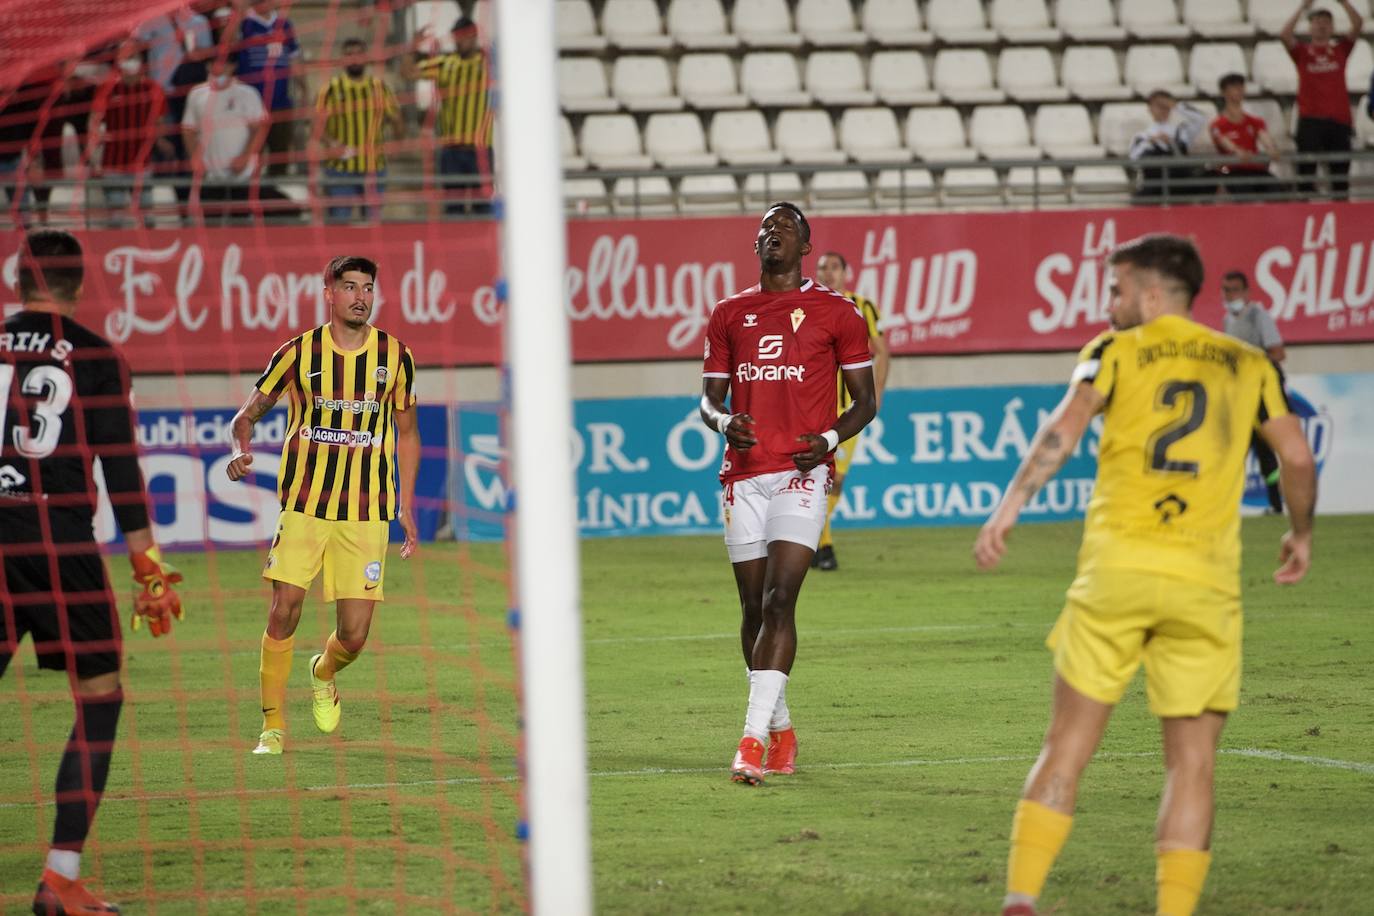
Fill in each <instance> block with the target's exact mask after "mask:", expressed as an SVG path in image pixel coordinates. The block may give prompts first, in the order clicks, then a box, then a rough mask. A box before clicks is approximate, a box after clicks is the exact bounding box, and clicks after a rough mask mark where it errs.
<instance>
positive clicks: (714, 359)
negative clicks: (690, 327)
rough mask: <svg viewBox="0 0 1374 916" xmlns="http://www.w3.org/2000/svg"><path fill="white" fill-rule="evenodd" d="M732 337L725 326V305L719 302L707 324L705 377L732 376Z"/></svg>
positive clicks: (704, 357)
mask: <svg viewBox="0 0 1374 916" xmlns="http://www.w3.org/2000/svg"><path fill="white" fill-rule="evenodd" d="M730 368H731V366H730V338H729V335H728V334H727V333H726V327H725V305H724V303H718V304H717V305H716V307H715V310H714V311H712V312H711V320H710V321H709V322H707V324H706V353H705V356H703V358H702V367H701V374H702V376H703V377H705V378H729V377H730Z"/></svg>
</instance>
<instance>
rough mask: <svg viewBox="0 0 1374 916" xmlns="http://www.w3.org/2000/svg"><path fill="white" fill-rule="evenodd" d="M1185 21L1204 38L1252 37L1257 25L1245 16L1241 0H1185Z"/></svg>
mask: <svg viewBox="0 0 1374 916" xmlns="http://www.w3.org/2000/svg"><path fill="white" fill-rule="evenodd" d="M1183 22H1184V24H1186V25H1187V26H1188V27H1189V28H1191V29H1192V30H1193V31H1194V32H1197V33H1198V34H1199V35H1201V36H1202V37H1203V38H1210V39H1213V40H1216V39H1226V38H1250V37H1252V36H1253V35H1254V34H1255V26H1254V24H1253V23H1251V22H1249V21H1247V20H1246V18H1245V11H1244V10H1242V9H1241V8H1240V0H1183Z"/></svg>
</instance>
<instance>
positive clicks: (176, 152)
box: [162, 34, 219, 218]
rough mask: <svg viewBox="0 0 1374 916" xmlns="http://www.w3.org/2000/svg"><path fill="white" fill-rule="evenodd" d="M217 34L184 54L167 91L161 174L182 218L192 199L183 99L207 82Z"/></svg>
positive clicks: (217, 41)
mask: <svg viewBox="0 0 1374 916" xmlns="http://www.w3.org/2000/svg"><path fill="white" fill-rule="evenodd" d="M218 44H219V35H218V34H216V35H215V42H214V43H213V44H211V45H210V46H209V47H206V48H193V49H191V50H190V51H187V52H186V56H185V57H183V58H182V60H181V63H179V64H177V68H176V69H175V70H173V71H172V79H171V88H169V89H168V90H167V120H168V122H169V123H170V126H171V131H170V136H169V137H168V139H169V140H170V141H171V143H172V155H171V157H170V158H169V159H168V161H167V162H166V164H165V165H164V167H163V171H162V174H163V175H164V176H165V177H167V178H169V179H171V180H172V182H173V185H172V190H173V191H175V192H176V196H177V203H178V204H179V205H180V209H181V215H182V217H183V218H185V216H186V204H187V202H188V201H189V200H190V198H191V162H190V157H189V156H188V155H187V154H186V143H185V141H184V140H183V138H182V134H181V121H182V118H184V117H185V116H186V98H187V96H188V95H189V94H190V92H191V90H193V89H195V88H196V87H197V86H201V85H204V84H205V83H206V82H207V81H208V80H209V79H210V61H212V60H213V59H214V57H215V54H216V53H217V48H216V46H217V45H218Z"/></svg>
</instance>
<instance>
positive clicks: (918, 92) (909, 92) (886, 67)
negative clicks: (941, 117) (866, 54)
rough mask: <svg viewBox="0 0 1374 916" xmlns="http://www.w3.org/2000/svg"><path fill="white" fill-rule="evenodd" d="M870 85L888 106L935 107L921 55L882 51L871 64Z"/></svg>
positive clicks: (936, 96) (934, 99)
mask: <svg viewBox="0 0 1374 916" xmlns="http://www.w3.org/2000/svg"><path fill="white" fill-rule="evenodd" d="M868 85H869V86H870V87H872V89H873V92H874V93H875V94H876V95H877V96H878V98H879V99H881V100H882V102H883V104H885V105H901V106H906V105H934V104H935V103H936V102H938V101H940V93H938V92H936V91H935V90H934V89H931V88H930V76H929V74H927V73H926V59H925V57H924V56H923V55H922V54H921V53H920V52H919V51H879V52H877V53H876V54H874V55H873V57H872V58H871V59H870V60H869V64H868Z"/></svg>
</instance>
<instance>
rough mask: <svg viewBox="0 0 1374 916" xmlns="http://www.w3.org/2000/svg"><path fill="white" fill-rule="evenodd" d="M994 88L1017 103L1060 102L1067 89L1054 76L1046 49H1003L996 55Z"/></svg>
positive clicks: (1064, 97)
mask: <svg viewBox="0 0 1374 916" xmlns="http://www.w3.org/2000/svg"><path fill="white" fill-rule="evenodd" d="M997 85H998V86H999V87H1000V88H1001V89H1002V91H1003V92H1005V93H1006V94H1007V96H1008V98H1011V99H1014V100H1016V101H1018V102H1062V101H1064V100H1066V99H1068V97H1069V90H1067V89H1065V88H1064V87H1063V86H1060V85H1059V80H1058V79H1057V78H1056V77H1055V75H1054V60H1053V59H1052V58H1051V57H1050V51H1049V48H1006V49H1005V50H1003V51H1002V53H1001V54H999V55H998V56H997Z"/></svg>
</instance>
